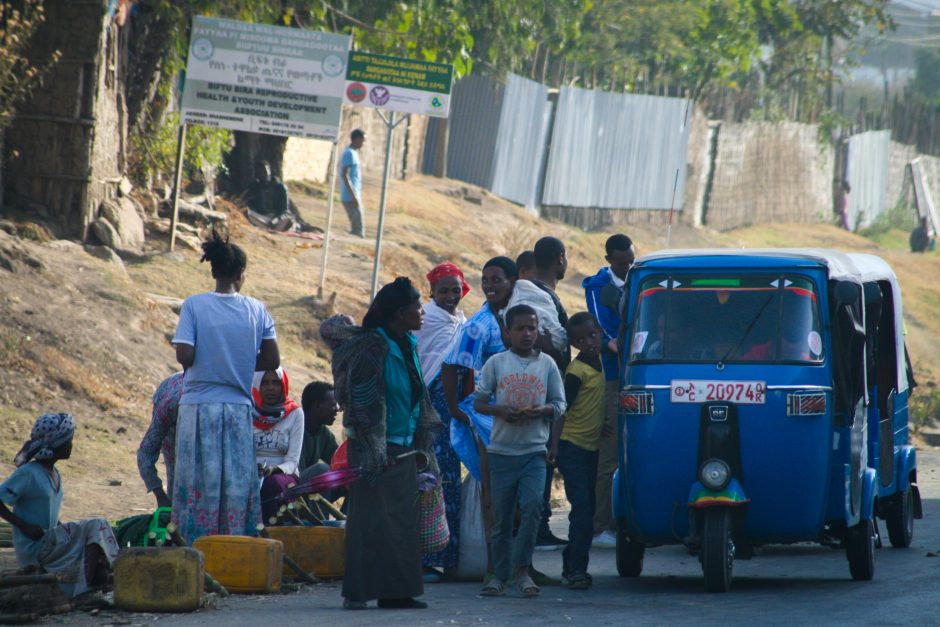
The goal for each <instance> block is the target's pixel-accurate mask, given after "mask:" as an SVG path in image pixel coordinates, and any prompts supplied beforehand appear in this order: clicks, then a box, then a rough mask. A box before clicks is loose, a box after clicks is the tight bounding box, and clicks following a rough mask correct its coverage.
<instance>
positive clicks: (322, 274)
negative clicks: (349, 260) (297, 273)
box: [317, 138, 339, 298]
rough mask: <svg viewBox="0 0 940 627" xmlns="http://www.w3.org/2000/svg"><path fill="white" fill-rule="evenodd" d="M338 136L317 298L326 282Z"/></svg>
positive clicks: (336, 146) (331, 169)
mask: <svg viewBox="0 0 940 627" xmlns="http://www.w3.org/2000/svg"><path fill="white" fill-rule="evenodd" d="M338 157H339V138H337V140H336V141H334V142H333V155H332V157H331V159H332V163H333V167H332V168H330V200H329V203H327V210H326V229H324V231H323V259H322V260H321V261H320V286H319V287H317V298H323V287H324V285H325V284H326V262H327V260H328V258H329V256H330V230H331V228H332V226H333V204H334V202H335V201H334V198H333V196H335V193H336V171H337V170H338V169H339V158H338Z"/></svg>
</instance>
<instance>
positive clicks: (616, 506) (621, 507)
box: [610, 468, 627, 519]
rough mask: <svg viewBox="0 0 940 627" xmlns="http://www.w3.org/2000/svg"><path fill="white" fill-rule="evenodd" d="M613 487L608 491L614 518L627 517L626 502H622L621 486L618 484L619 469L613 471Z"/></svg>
mask: <svg viewBox="0 0 940 627" xmlns="http://www.w3.org/2000/svg"><path fill="white" fill-rule="evenodd" d="M613 486H614V489H613V490H611V491H610V500H611V504H610V505H611V507H612V510H611V511H613V513H614V519H617V518H626V517H627V508H626V504H625V503H624V502H623V486H622V485H621V484H620V469H619V468H618V469H616V470H615V471H614V480H613Z"/></svg>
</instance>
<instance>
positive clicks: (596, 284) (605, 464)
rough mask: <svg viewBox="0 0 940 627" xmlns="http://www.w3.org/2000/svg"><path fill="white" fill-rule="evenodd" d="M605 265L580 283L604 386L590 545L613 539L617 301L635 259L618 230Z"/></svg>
mask: <svg viewBox="0 0 940 627" xmlns="http://www.w3.org/2000/svg"><path fill="white" fill-rule="evenodd" d="M605 247H606V250H607V255H606V256H605V257H604V259H606V260H607V263H608V264H609V265H608V266H606V267H604V268H601V269H600V270H599V271H598V272H597V274H595V275H594V276H590V277H588V278H586V279H584V281H583V282H582V283H581V286H582V287H583V288H584V297H585V299H586V300H587V307H588V311H590V312H591V313H592V314H594V317H595V318H597V320H598V322H600V325H601V328H602V329H603V331H604V343H603V346H602V347H601V360H602V362H603V364H604V378H605V379H606V381H607V388H606V392H605V396H604V400H605V407H606V409H605V418H604V431H603V439H602V440H601V447H600V455H599V458H598V464H597V485H596V491H597V508H596V510H595V513H594V542H593V546H599V547H611V546H614V545H615V543H616V536H615V533H614V532H615V531H616V529H615V523H614V518H613V506H612V504H611V489H612V483H613V477H614V471H615V470H616V469H617V433H616V431H617V398H618V395H619V383H620V358H619V356H618V355H617V333H618V331H619V329H620V308H619V303H620V301H621V299H622V298H623V293H624V289H625V287H626V280H627V272H628V271H629V270H630V266H632V265H633V262H634V260H635V259H636V248H635V247H634V245H633V241H632V240H631V239H630V238H629V237H627V236H626V235H623V234H621V233H618V234H617V235H611V236H610V237H609V238H608V239H607V243H606V246H605Z"/></svg>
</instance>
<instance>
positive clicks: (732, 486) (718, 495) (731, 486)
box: [688, 478, 751, 509]
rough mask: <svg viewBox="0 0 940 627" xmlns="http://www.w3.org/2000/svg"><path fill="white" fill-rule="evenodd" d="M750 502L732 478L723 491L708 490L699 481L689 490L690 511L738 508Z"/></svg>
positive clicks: (739, 485) (736, 481)
mask: <svg viewBox="0 0 940 627" xmlns="http://www.w3.org/2000/svg"><path fill="white" fill-rule="evenodd" d="M750 502H751V499H749V498H747V495H746V494H745V493H744V488H742V487H741V484H740V483H738V480H737V479H734V478H732V479H731V481H729V482H728V485H727V487H726V488H725V489H724V490H721V491H720V492H719V491H716V490H709V489H708V488H706V487H705V486H704V485H702V482H701V481H696V482H695V483H693V484H692V488H691V489H690V490H689V499H688V504H689V507H691V508H692V509H705V508H707V507H739V506H741V505H746V504H748V503H750Z"/></svg>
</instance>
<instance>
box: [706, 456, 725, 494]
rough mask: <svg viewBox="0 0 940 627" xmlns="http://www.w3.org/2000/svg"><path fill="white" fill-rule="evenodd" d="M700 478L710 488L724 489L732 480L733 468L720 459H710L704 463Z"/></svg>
mask: <svg viewBox="0 0 940 627" xmlns="http://www.w3.org/2000/svg"><path fill="white" fill-rule="evenodd" d="M698 478H699V480H700V481H701V482H702V485H704V486H705V487H706V488H708V489H709V490H716V491H717V490H724V489H725V487H727V485H728V482H729V481H731V468H730V467H728V464H726V463H725V462H723V461H722V460H720V459H709V460H708V461H706V462H705V463H704V464H702V468H701V469H700V470H699V471H698Z"/></svg>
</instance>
